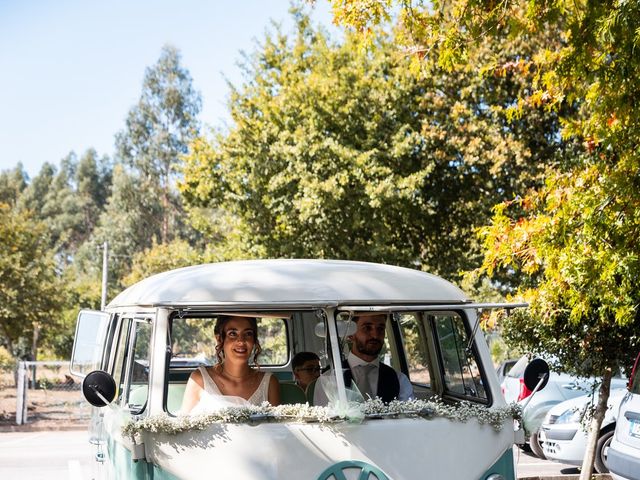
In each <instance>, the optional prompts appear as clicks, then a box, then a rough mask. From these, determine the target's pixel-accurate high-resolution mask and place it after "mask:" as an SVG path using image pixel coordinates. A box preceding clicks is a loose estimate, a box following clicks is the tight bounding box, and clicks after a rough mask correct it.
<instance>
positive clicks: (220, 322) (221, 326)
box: [213, 315, 262, 367]
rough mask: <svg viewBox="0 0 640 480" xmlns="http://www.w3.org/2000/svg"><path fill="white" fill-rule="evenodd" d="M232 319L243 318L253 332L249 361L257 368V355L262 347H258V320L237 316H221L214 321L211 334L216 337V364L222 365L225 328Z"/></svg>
mask: <svg viewBox="0 0 640 480" xmlns="http://www.w3.org/2000/svg"><path fill="white" fill-rule="evenodd" d="M234 318H243V319H246V320H248V321H249V324H250V325H251V330H252V331H253V340H254V347H253V358H252V359H251V361H252V362H253V364H254V365H256V366H257V367H259V366H260V365H259V364H258V355H260V353H261V352H262V347H261V346H260V340H259V339H258V320H257V319H256V318H255V317H242V316H239V315H221V316H219V317H218V319H217V320H216V326H215V327H214V329H213V332H214V333H215V335H216V340H217V342H218V343H217V344H216V358H217V359H218V364H222V362H224V341H225V339H226V338H227V331H226V330H225V326H226V325H227V323H229V321H230V320H232V319H234Z"/></svg>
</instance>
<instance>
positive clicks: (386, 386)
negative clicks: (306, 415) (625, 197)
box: [313, 314, 413, 405]
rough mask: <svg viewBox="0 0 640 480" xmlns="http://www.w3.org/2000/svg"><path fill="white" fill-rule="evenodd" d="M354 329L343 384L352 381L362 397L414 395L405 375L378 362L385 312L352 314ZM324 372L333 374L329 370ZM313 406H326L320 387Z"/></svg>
mask: <svg viewBox="0 0 640 480" xmlns="http://www.w3.org/2000/svg"><path fill="white" fill-rule="evenodd" d="M353 321H354V322H355V323H356V332H355V333H354V334H353V335H351V336H350V337H349V340H350V341H351V351H350V352H349V355H348V356H347V362H346V363H347V365H345V367H347V366H348V367H349V368H348V369H347V370H346V371H345V386H346V387H347V388H349V387H351V382H352V381H354V382H355V384H356V385H357V387H358V390H359V391H360V393H362V396H363V397H364V398H365V399H367V398H375V397H380V398H381V399H382V400H383V401H384V402H390V401H391V400H395V399H398V400H408V399H410V398H412V397H413V387H412V385H411V382H410V381H409V379H408V378H407V376H406V375H405V374H404V373H402V372H396V371H395V370H394V369H393V368H391V367H389V366H388V365H385V364H384V363H381V362H380V359H379V354H380V351H381V350H382V347H383V346H384V336H385V326H386V321H387V317H386V315H385V314H375V315H358V316H354V317H353ZM326 375H333V372H328V373H327V374H326ZM313 403H314V405H326V404H327V403H328V399H327V397H326V393H325V392H324V391H323V389H322V388H316V389H315V395H314V402H313Z"/></svg>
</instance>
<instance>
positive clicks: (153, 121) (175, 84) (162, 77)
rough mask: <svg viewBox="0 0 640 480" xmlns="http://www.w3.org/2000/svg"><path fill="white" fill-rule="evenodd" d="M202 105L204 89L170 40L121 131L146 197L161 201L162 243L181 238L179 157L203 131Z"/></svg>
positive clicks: (120, 143)
mask: <svg viewBox="0 0 640 480" xmlns="http://www.w3.org/2000/svg"><path fill="white" fill-rule="evenodd" d="M200 108H201V99H200V95H199V93H198V92H197V91H196V90H195V89H194V88H193V84H192V79H191V76H190V74H189V72H188V70H187V69H185V68H184V67H183V66H182V65H181V63H180V54H179V52H178V50H177V49H176V48H174V47H171V46H165V47H164V48H163V49H162V52H161V54H160V58H159V60H158V62H157V63H156V64H155V65H153V66H152V67H149V68H147V70H146V72H145V76H144V80H143V85H142V94H141V96H140V100H139V101H138V103H137V105H135V106H134V107H133V108H132V109H131V110H130V111H129V114H128V116H127V120H126V127H125V129H124V130H123V131H122V132H120V133H119V134H118V135H117V136H116V147H117V150H118V155H119V157H120V158H121V159H122V160H123V161H124V162H125V163H126V164H127V165H128V166H129V167H130V168H131V169H132V170H133V172H134V173H135V174H137V175H138V176H139V181H140V186H141V188H143V189H144V190H145V191H146V196H147V202H148V201H149V200H153V201H156V202H158V204H159V207H160V216H159V217H158V219H157V223H158V225H157V227H155V228H154V229H153V230H151V231H150V232H153V233H154V234H157V240H158V241H159V242H161V243H166V242H168V241H170V240H171V239H173V238H176V237H177V236H178V235H177V232H179V231H180V230H181V227H183V226H184V224H183V223H181V215H180V208H181V207H180V201H179V197H178V195H177V192H176V190H175V180H176V175H177V171H178V165H179V157H180V155H182V154H185V153H186V152H187V145H188V143H189V142H190V141H191V140H192V139H193V138H194V137H195V136H196V135H197V134H198V128H199V122H198V114H199V112H200ZM132 207H133V206H132ZM141 213H142V214H146V215H148V214H149V213H150V212H141ZM149 245H150V244H149Z"/></svg>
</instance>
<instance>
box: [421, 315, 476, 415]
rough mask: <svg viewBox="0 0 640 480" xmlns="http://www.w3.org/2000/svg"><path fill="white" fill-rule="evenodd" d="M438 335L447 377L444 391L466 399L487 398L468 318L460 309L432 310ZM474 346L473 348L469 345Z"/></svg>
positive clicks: (441, 359)
mask: <svg viewBox="0 0 640 480" xmlns="http://www.w3.org/2000/svg"><path fill="white" fill-rule="evenodd" d="M429 317H430V318H431V321H432V322H433V326H434V330H435V333H436V337H437V342H438V347H439V354H440V364H441V368H442V374H443V380H444V394H445V395H447V394H448V395H453V396H456V397H465V399H466V400H472V401H482V402H486V401H487V393H486V391H485V388H484V385H483V381H482V376H481V372H480V369H479V367H478V365H479V364H480V362H478V361H477V359H476V351H475V349H474V348H473V342H472V343H471V344H470V343H469V335H468V334H467V329H466V328H465V322H464V321H463V319H462V317H460V315H458V314H457V313H453V312H451V313H449V312H442V313H440V312H438V313H433V314H430V315H429ZM469 347H470V348H469Z"/></svg>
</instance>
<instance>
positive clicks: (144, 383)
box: [127, 320, 152, 413]
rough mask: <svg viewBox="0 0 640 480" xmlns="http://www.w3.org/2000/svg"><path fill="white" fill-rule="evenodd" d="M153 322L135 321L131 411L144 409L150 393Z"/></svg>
mask: <svg viewBox="0 0 640 480" xmlns="http://www.w3.org/2000/svg"><path fill="white" fill-rule="evenodd" d="M151 329H152V325H151V322H149V321H146V320H136V321H135V322H134V337H133V338H132V343H133V345H132V349H131V352H132V355H131V356H130V358H131V359H132V362H131V376H130V380H129V382H127V385H128V388H129V391H128V393H127V405H128V406H129V409H130V410H131V413H140V412H142V411H143V410H144V407H145V405H146V403H147V395H148V393H149V360H150V353H151V352H150V348H151Z"/></svg>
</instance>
